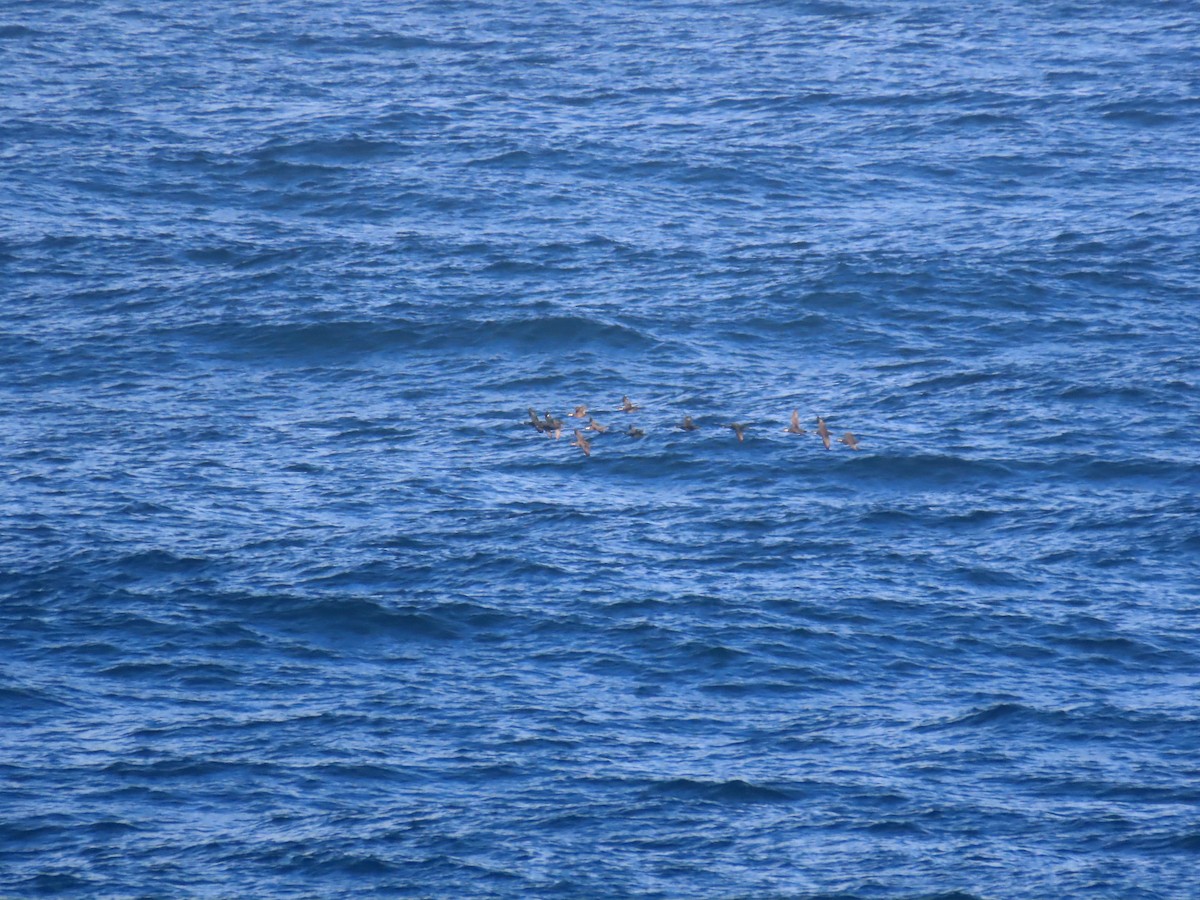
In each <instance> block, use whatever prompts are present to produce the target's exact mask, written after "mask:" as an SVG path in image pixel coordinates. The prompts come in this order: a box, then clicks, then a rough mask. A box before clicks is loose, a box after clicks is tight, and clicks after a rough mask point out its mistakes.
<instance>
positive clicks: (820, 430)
mask: <svg viewBox="0 0 1200 900" xmlns="http://www.w3.org/2000/svg"><path fill="white" fill-rule="evenodd" d="M817 434H819V435H820V436H821V443H823V444H824V445H825V449H826V450H828V449H829V429H828V428H827V427H826V426H825V420H824V419H822V418H821V417H820V416H817Z"/></svg>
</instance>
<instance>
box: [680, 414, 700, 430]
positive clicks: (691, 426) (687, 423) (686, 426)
mask: <svg viewBox="0 0 1200 900" xmlns="http://www.w3.org/2000/svg"><path fill="white" fill-rule="evenodd" d="M675 427H676V428H682V429H683V430H684V431H695V430H696V429H698V428H699V427H700V426H699V425H697V424H696V423H695V422H693V421H692V417H691V416H684V417H683V421H682V422H680V423H679V424H678V425H676V426H675Z"/></svg>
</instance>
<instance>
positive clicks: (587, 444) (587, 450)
mask: <svg viewBox="0 0 1200 900" xmlns="http://www.w3.org/2000/svg"><path fill="white" fill-rule="evenodd" d="M571 443H572V444H573V445H574V446H576V447H578V448H579V449H580V450H582V451H583V455H584V456H591V455H592V442H591V441H589V440H588V439H587V438H585V437H584V436H583V432H582V431H580V430H579V429H578V428H576V429H575V440H573V441H571Z"/></svg>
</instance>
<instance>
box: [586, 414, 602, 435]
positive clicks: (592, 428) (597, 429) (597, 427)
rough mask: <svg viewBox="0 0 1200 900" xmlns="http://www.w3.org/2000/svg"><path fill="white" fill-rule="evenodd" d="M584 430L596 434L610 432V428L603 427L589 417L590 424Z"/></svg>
mask: <svg viewBox="0 0 1200 900" xmlns="http://www.w3.org/2000/svg"><path fill="white" fill-rule="evenodd" d="M584 430H585V431H594V432H596V434H604V432H606V431H608V426H607V425H601V424H600V423H599V422H597V421H596V420H595V419H593V418H592V417H591V416H588V423H587V425H586V426H584Z"/></svg>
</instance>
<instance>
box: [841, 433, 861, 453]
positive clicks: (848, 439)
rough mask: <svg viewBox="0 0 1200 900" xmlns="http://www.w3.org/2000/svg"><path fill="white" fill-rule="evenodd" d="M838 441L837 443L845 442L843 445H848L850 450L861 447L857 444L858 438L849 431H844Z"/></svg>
mask: <svg viewBox="0 0 1200 900" xmlns="http://www.w3.org/2000/svg"><path fill="white" fill-rule="evenodd" d="M838 443H839V444H845V445H846V446H847V447H849V448H850V449H851V450H859V449H861V448H860V447H859V446H858V438H856V437H855V436H854V435H853V434H851V433H850V432H849V431H847V432H846V433H845V434H844V435H843V436H842V437H840V438H838Z"/></svg>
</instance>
